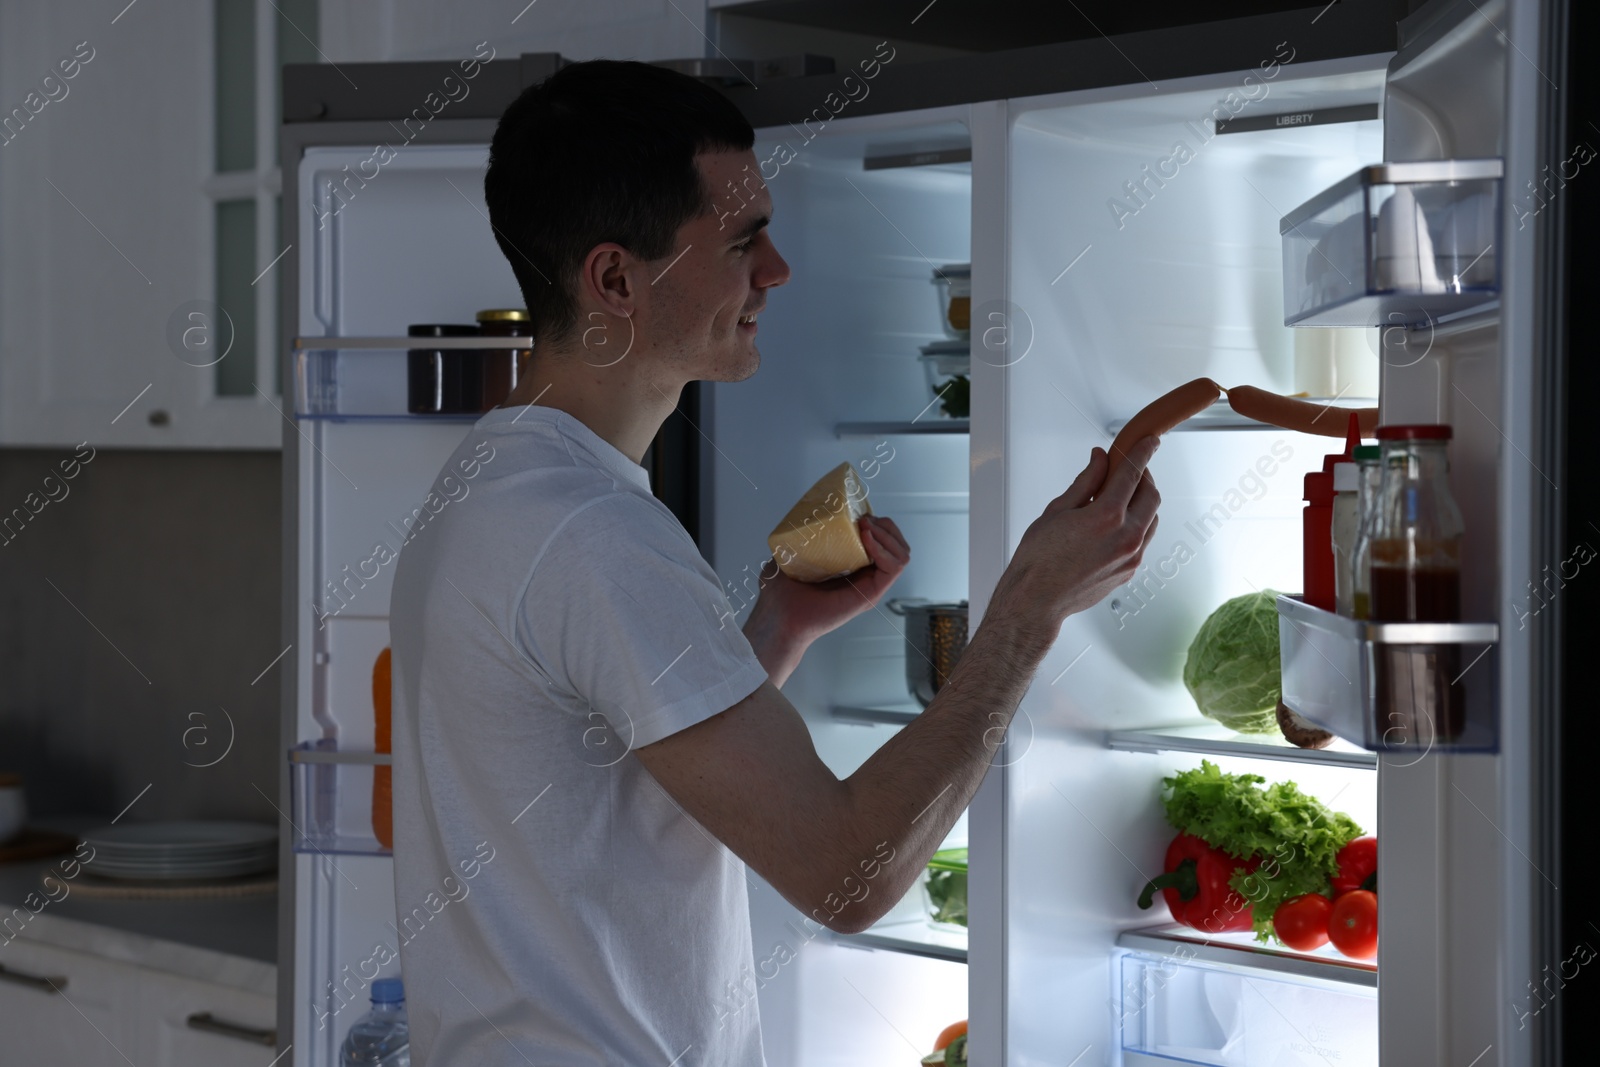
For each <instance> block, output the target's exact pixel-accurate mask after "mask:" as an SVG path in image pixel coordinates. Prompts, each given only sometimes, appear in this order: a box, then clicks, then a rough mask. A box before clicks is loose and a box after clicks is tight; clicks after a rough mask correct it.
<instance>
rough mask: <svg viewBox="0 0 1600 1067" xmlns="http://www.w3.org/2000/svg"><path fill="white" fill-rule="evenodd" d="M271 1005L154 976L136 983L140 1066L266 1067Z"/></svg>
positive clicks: (271, 1050)
mask: <svg viewBox="0 0 1600 1067" xmlns="http://www.w3.org/2000/svg"><path fill="white" fill-rule="evenodd" d="M275 1005H276V1001H275V1000H274V998H272V997H268V996H262V995H261V994H259V993H250V992H246V991H245V990H242V989H234V988H230V987H228V986H221V985H216V984H214V983H207V982H197V981H195V980H193V979H190V978H179V977H177V976H174V975H169V974H163V973H160V972H156V971H144V972H142V974H141V975H140V980H139V1011H138V1027H139V1052H138V1054H137V1057H136V1059H137V1062H138V1063H139V1067H169V1065H170V1067H190V1065H194V1067H199V1065H201V1064H204V1065H205V1067H267V1065H268V1064H270V1063H272V1062H273V1061H274V1060H275V1059H277V1056H278V1050H277V1048H276V1039H275V1038H271V1039H270V1042H269V1035H272V1034H273V1032H274V1030H275V1028H276V1026H277V1008H276V1007H275Z"/></svg>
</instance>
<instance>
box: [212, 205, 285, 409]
mask: <svg viewBox="0 0 1600 1067" xmlns="http://www.w3.org/2000/svg"><path fill="white" fill-rule="evenodd" d="M256 258H257V257H256V202H255V201H254V200H224V201H221V202H220V203H218V204H217V304H218V305H219V306H220V307H221V308H222V310H223V312H225V313H226V317H225V318H224V319H223V321H221V322H218V323H217V324H216V326H215V330H216V331H217V333H216V337H217V343H218V344H223V345H226V344H228V341H229V339H230V331H229V326H230V325H231V327H232V330H231V340H232V345H231V347H229V348H227V349H226V352H227V355H226V356H224V357H223V358H222V360H221V362H219V363H217V364H216V373H217V378H216V383H217V386H216V388H217V395H218V396H254V395H255V384H256V291H255V288H254V286H252V285H251V284H250V283H251V282H252V281H254V280H255V277H256V274H257V273H258V272H259V271H260V269H261V268H260V267H258V266H256ZM265 392H266V393H267V395H268V396H271V395H273V393H274V392H275V390H274V389H271V388H268V389H266V390H265Z"/></svg>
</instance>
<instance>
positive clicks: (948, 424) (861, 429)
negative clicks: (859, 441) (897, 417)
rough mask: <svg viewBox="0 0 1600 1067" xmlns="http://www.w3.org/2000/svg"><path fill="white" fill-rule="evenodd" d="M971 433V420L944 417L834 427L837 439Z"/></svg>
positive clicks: (841, 424)
mask: <svg viewBox="0 0 1600 1067" xmlns="http://www.w3.org/2000/svg"><path fill="white" fill-rule="evenodd" d="M970 432H971V429H970V420H968V419H947V418H945V417H944V416H942V415H940V416H930V417H929V418H927V419H917V420H913V421H911V422H841V423H836V424H835V425H834V427H833V433H834V436H835V437H888V436H894V435H896V434H900V435H906V434H909V435H913V436H920V435H922V434H935V433H970Z"/></svg>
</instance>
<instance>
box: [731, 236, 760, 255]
mask: <svg viewBox="0 0 1600 1067" xmlns="http://www.w3.org/2000/svg"><path fill="white" fill-rule="evenodd" d="M755 243H756V241H755V238H754V237H752V238H751V239H750V240H748V241H746V242H744V243H743V244H737V245H734V246H733V250H734V251H735V252H748V251H750V246H751V245H753V244H755Z"/></svg>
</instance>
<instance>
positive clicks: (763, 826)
mask: <svg viewBox="0 0 1600 1067" xmlns="http://www.w3.org/2000/svg"><path fill="white" fill-rule="evenodd" d="M1154 451H1155V440H1154V439H1153V438H1146V439H1145V440H1144V441H1142V442H1141V443H1140V445H1139V446H1138V447H1137V448H1135V449H1134V450H1133V452H1132V453H1131V455H1130V459H1131V462H1129V463H1126V464H1123V465H1122V466H1120V467H1119V468H1118V470H1117V471H1116V473H1115V474H1114V475H1112V476H1111V477H1110V478H1109V479H1107V478H1106V469H1107V463H1106V457H1105V454H1104V453H1103V452H1101V451H1100V450H1099V449H1096V450H1095V451H1094V453H1093V455H1092V457H1091V459H1090V463H1089V466H1088V467H1086V468H1085V469H1084V471H1083V473H1082V474H1080V475H1079V476H1078V479H1077V480H1076V481H1075V482H1073V484H1072V486H1071V487H1070V488H1069V489H1068V490H1067V491H1066V492H1065V493H1063V494H1062V495H1061V496H1060V497H1058V498H1057V499H1055V500H1053V501H1051V503H1050V504H1049V505H1048V506H1047V507H1046V508H1045V511H1044V514H1043V515H1041V516H1040V517H1039V519H1038V520H1036V521H1035V522H1034V523H1033V525H1031V526H1030V527H1029V528H1028V531H1027V533H1026V534H1024V536H1023V538H1022V541H1021V543H1020V544H1019V545H1018V547H1017V552H1016V554H1015V556H1014V557H1013V559H1012V562H1011V565H1010V566H1008V567H1007V568H1006V570H1005V573H1004V574H1003V575H1002V576H1001V579H1000V582H999V584H998V585H997V586H996V588H995V593H994V596H993V598H992V599H991V601H990V605H989V610H988V612H987V614H986V615H985V617H984V620H983V624H982V625H981V626H980V627H979V628H978V630H977V632H976V633H975V634H974V635H973V639H972V641H971V642H970V643H969V644H968V646H967V650H966V651H965V652H963V653H962V655H961V658H960V660H959V661H958V662H957V664H956V667H955V670H954V671H953V672H952V673H951V676H950V679H949V681H948V682H946V684H945V685H944V687H943V688H941V689H940V690H939V693H938V695H937V696H936V697H935V698H934V700H933V702H932V703H931V704H930V705H929V706H928V708H927V709H926V710H925V711H924V712H923V713H922V714H921V715H919V716H918V717H917V718H916V719H915V720H914V721H913V722H912V723H910V724H909V725H908V726H906V727H905V728H904V729H903V730H901V731H900V732H899V733H897V734H896V735H895V736H894V737H893V738H891V739H890V740H889V741H888V742H887V743H885V744H884V745H883V746H882V747H881V748H880V749H879V750H878V751H877V752H876V753H874V754H873V755H872V757H871V758H870V759H868V760H867V762H866V763H864V764H862V766H861V767H860V768H859V769H858V770H857V771H856V772H855V773H854V774H852V775H851V776H850V777H849V778H846V779H844V780H843V781H840V780H839V779H838V778H836V777H835V776H834V775H833V773H832V772H831V771H829V770H828V768H827V767H826V766H825V765H824V764H823V763H822V761H821V760H820V759H819V758H818V757H817V754H816V749H815V748H814V747H813V745H812V743H811V736H810V733H809V731H808V730H807V729H806V725H805V722H804V720H802V719H801V717H800V715H799V713H798V712H797V711H795V709H794V707H793V706H792V705H791V704H790V703H789V702H788V700H787V699H785V698H784V696H783V694H782V693H780V692H779V691H778V690H777V688H776V687H775V686H774V685H773V684H772V683H771V682H770V681H769V682H768V683H766V684H764V685H762V686H761V688H759V689H758V690H757V691H756V692H755V693H753V694H751V695H750V696H749V697H747V698H745V699H744V700H742V701H740V702H739V703H738V704H735V705H734V706H733V707H731V708H729V709H728V710H726V711H724V712H722V713H721V714H719V715H715V716H713V717H711V718H710V719H707V720H706V721H704V722H701V723H698V724H696V725H695V726H691V727H689V728H688V729H686V730H682V731H680V732H678V733H675V734H673V735H671V736H670V737H667V738H664V739H663V740H661V741H657V742H656V743H654V744H652V745H647V746H645V747H643V748H640V749H639V750H638V751H637V752H636V753H635V754H636V755H637V756H638V758H639V760H640V761H641V762H642V763H643V764H644V766H645V768H646V769H647V770H649V771H650V773H651V774H652V775H653V776H654V777H655V779H656V780H657V781H658V782H659V783H660V784H661V786H662V788H663V789H665V790H666V792H667V793H668V794H669V795H670V796H672V797H673V799H674V800H676V801H677V802H678V803H679V804H680V805H681V806H682V807H683V808H684V810H685V811H687V812H688V814H690V815H691V816H693V817H694V818H695V819H696V820H698V821H699V822H700V824H701V825H702V826H704V827H705V828H706V829H707V830H708V831H710V832H711V833H712V834H713V835H714V836H716V837H717V838H718V839H719V840H720V841H722V842H723V843H724V844H726V845H727V846H728V847H729V848H730V849H732V850H733V851H734V853H735V854H737V855H738V856H740V857H741V858H742V859H744V861H745V862H746V863H748V864H749V865H750V866H751V867H752V868H754V869H755V870H756V872H757V873H759V874H760V875H761V876H762V877H763V878H765V879H766V880H767V881H768V882H769V883H770V884H771V885H772V886H773V887H774V888H775V889H777V890H778V892H779V893H781V894H783V896H784V897H785V898H786V899H787V900H788V901H789V902H790V903H791V904H793V905H794V906H795V907H797V908H799V909H800V910H801V911H802V912H804V913H806V914H807V915H809V916H811V917H813V918H814V919H816V920H817V921H818V922H821V923H823V924H824V925H826V926H828V927H829V928H831V929H834V930H838V931H841V932H845V933H856V932H859V931H861V930H864V929H866V928H867V927H868V926H870V925H872V923H874V922H876V921H877V920H878V919H879V918H881V917H882V916H883V915H884V914H885V913H886V912H887V911H888V910H889V908H891V907H893V906H894V904H895V903H896V902H897V901H899V899H900V898H901V897H902V896H903V895H904V894H905V892H906V891H907V890H908V889H910V888H911V886H912V885H913V884H914V883H915V882H916V880H917V878H918V877H920V876H921V874H922V872H923V869H924V868H925V867H926V865H927V861H928V858H929V857H930V856H931V855H932V854H933V851H934V850H935V849H936V848H937V847H938V846H939V843H940V842H941V841H943V840H944V838H945V836H946V835H947V834H948V833H949V830H950V827H951V826H953V825H954V824H955V821H956V819H957V818H959V817H960V815H961V812H962V811H964V810H965V809H966V807H967V805H968V804H969V803H970V802H971V800H972V796H973V794H974V793H976V792H977V789H978V785H979V783H980V782H982V780H983V776H984V774H985V772H986V771H987V770H988V766H989V760H990V758H991V757H992V755H993V753H994V751H995V749H996V748H997V746H998V744H999V742H1000V740H1001V738H1002V737H1003V736H1004V731H1005V728H1006V727H1007V726H1008V725H1009V724H1010V722H1011V717H1012V715H1013V714H1015V712H1016V708H1017V705H1018V704H1019V703H1020V702H1021V700H1022V696H1023V694H1024V693H1025V692H1026V691H1027V688H1028V686H1029V685H1030V684H1031V682H1032V679H1033V675H1034V672H1035V671H1036V670H1037V669H1038V666H1039V663H1040V661H1041V660H1042V659H1043V658H1044V656H1045V653H1046V652H1048V651H1049V648H1050V646H1051V645H1052V644H1053V643H1054V641H1055V638H1056V635H1057V634H1058V632H1059V631H1060V627H1061V623H1062V621H1063V620H1064V619H1065V618H1066V617H1067V615H1069V614H1072V613H1073V612H1076V611H1082V610H1084V609H1085V608H1088V607H1091V606H1093V605H1094V604H1096V603H1098V602H1099V601H1100V600H1101V599H1102V598H1103V597H1104V596H1105V595H1106V594H1107V593H1109V592H1110V591H1111V589H1113V588H1115V587H1116V586H1117V585H1119V584H1122V583H1124V582H1126V581H1127V580H1128V579H1129V578H1130V577H1132V574H1133V572H1134V571H1135V570H1136V569H1137V567H1138V565H1139V561H1140V559H1141V558H1142V556H1143V553H1144V549H1145V547H1146V546H1147V545H1148V544H1149V541H1150V538H1151V537H1152V536H1153V535H1154V532H1155V512H1156V508H1157V506H1158V505H1159V503H1160V497H1159V495H1158V494H1157V493H1156V491H1155V486H1154V484H1153V483H1152V482H1151V481H1150V480H1149V477H1148V476H1147V475H1145V474H1144V468H1145V465H1146V464H1147V463H1148V462H1149V459H1150V456H1151V455H1152V454H1153V453H1154ZM1102 482H1104V484H1103V485H1102ZM1091 496H1093V497H1094V499H1093V500H1091ZM891 850H892V851H891ZM886 857H892V858H886Z"/></svg>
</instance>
